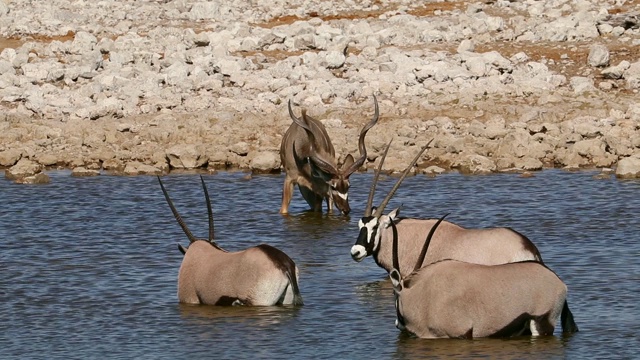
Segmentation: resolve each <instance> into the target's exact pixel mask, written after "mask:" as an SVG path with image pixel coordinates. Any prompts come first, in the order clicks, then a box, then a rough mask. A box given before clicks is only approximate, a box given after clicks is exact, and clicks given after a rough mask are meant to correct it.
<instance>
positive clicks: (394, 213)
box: [387, 205, 402, 221]
mask: <svg viewBox="0 0 640 360" xmlns="http://www.w3.org/2000/svg"><path fill="white" fill-rule="evenodd" d="M400 208H402V205H400V206H399V207H397V208H395V209H393V210H392V211H391V212H390V213H389V215H387V216H388V217H389V219H391V221H393V220H395V219H396V217H398V214H400Z"/></svg>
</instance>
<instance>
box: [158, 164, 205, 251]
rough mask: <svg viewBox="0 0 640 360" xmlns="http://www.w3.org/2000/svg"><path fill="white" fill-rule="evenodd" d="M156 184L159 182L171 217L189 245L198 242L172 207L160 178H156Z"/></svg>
mask: <svg viewBox="0 0 640 360" xmlns="http://www.w3.org/2000/svg"><path fill="white" fill-rule="evenodd" d="M158 182H160V187H161V188H162V193H163V194H164V198H165V199H167V203H168V204H169V208H171V212H172V213H173V217H175V218H176V220H177V221H178V224H179V225H180V227H181V228H182V231H184V233H185V234H186V235H187V238H189V243H193V242H194V241H196V240H198V239H197V238H196V237H195V236H193V234H192V233H191V230H189V228H188V227H187V224H185V222H184V220H182V217H181V216H180V214H178V210H176V207H175V206H174V205H173V201H171V198H170V197H169V193H168V192H167V189H165V188H164V185H163V184H162V180H161V179H160V176H158Z"/></svg>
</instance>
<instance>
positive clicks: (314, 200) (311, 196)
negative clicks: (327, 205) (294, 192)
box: [298, 186, 323, 212]
mask: <svg viewBox="0 0 640 360" xmlns="http://www.w3.org/2000/svg"><path fill="white" fill-rule="evenodd" d="M298 188H299V189H300V193H301V194H302V197H303V198H304V199H305V200H306V201H307V204H309V207H311V210H313V211H317V212H322V200H323V198H322V196H320V195H318V194H316V193H314V192H313V190H311V189H309V188H307V187H304V186H298Z"/></svg>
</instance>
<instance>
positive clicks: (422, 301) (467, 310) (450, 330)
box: [389, 218, 578, 339]
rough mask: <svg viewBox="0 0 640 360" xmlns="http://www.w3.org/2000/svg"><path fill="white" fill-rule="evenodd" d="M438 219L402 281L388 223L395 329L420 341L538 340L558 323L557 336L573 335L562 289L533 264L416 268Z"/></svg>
mask: <svg viewBox="0 0 640 360" xmlns="http://www.w3.org/2000/svg"><path fill="white" fill-rule="evenodd" d="M443 219H444V218H441V219H440V220H438V221H437V222H436V223H435V224H434V225H433V227H432V228H431V230H430V231H429V235H428V236H427V240H426V242H425V244H424V247H423V250H422V252H421V256H420V258H418V260H417V262H416V263H415V266H414V272H412V273H410V274H409V275H406V276H403V275H401V274H400V272H399V271H398V270H397V269H398V263H399V260H398V251H397V243H398V233H397V229H396V227H395V223H393V222H392V223H391V228H392V233H393V234H394V235H393V243H394V244H393V245H392V247H393V248H394V251H393V260H392V261H393V264H394V265H393V269H392V270H391V272H390V274H389V277H390V278H391V282H392V284H393V289H394V290H393V291H394V296H395V305H396V316H397V319H396V327H398V328H399V329H400V330H405V331H408V332H410V333H412V334H414V335H416V336H418V337H420V338H446V337H448V338H467V339H471V338H474V337H490V336H491V337H508V336H518V335H525V334H531V335H534V336H538V335H552V334H553V331H554V329H555V325H556V322H557V321H558V318H559V317H561V324H562V330H563V332H565V333H569V332H576V331H578V327H577V326H576V324H575V322H574V320H573V314H572V313H571V311H570V310H569V307H568V305H567V300H566V299H567V286H566V285H565V284H564V283H563V282H562V280H560V278H558V276H557V275H556V274H555V273H554V272H553V271H551V270H549V269H548V268H547V267H546V266H544V265H543V264H541V263H539V262H536V261H521V262H513V263H508V264H502V265H480V264H473V263H467V262H462V261H458V260H439V261H437V262H434V263H431V264H429V265H426V266H424V267H422V262H423V261H424V255H425V253H426V254H428V252H429V249H428V247H429V242H432V241H433V239H432V237H433V234H434V231H435V230H436V228H437V227H438V225H440V222H441V221H442V220H443ZM432 243H433V242H432Z"/></svg>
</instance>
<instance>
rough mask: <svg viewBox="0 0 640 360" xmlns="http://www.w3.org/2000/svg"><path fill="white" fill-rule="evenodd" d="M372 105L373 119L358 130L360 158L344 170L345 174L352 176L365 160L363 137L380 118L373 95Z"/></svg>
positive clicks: (376, 101)
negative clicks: (373, 108)
mask: <svg viewBox="0 0 640 360" xmlns="http://www.w3.org/2000/svg"><path fill="white" fill-rule="evenodd" d="M373 104H374V107H375V110H374V113H373V119H371V121H369V122H368V123H367V124H366V125H365V126H364V127H363V128H362V130H360V137H359V138H358V151H359V152H360V157H359V158H358V160H356V161H355V162H354V163H353V164H351V166H349V168H348V169H347V170H346V172H345V174H353V173H354V172H356V171H357V170H358V169H360V167H361V166H362V165H363V164H364V162H365V161H366V160H367V147H366V146H365V145H364V137H365V136H366V135H367V132H368V131H369V129H371V128H372V127H373V125H375V124H376V123H377V122H378V119H379V118H380V110H379V108H378V99H377V98H376V96H375V95H373Z"/></svg>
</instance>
